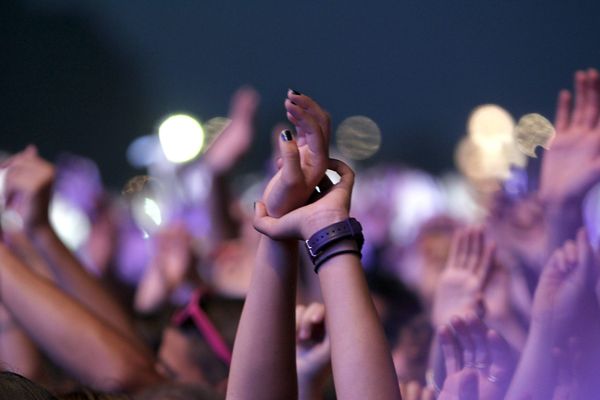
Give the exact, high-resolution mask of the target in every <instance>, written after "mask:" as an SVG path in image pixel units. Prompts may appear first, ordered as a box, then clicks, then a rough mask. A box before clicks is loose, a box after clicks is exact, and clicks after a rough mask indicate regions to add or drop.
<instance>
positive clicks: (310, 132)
mask: <svg viewBox="0 0 600 400" xmlns="http://www.w3.org/2000/svg"><path fill="white" fill-rule="evenodd" d="M285 108H286V114H287V118H288V120H289V121H290V122H291V123H292V124H294V126H295V127H296V132H297V138H296V141H294V140H293V139H292V138H291V132H289V131H284V132H282V133H281V136H282V137H281V140H280V153H281V168H280V169H279V171H277V173H276V174H275V176H274V177H273V178H272V179H271V181H270V182H269V184H268V185H267V188H266V189H265V192H264V195H263V202H264V204H265V206H266V208H267V213H268V214H269V215H270V216H273V217H280V216H282V215H283V214H285V213H287V212H289V211H291V210H293V209H295V208H298V207H300V206H302V205H304V204H305V203H306V201H307V200H308V198H309V197H310V195H311V193H312V192H313V190H314V188H315V186H317V185H318V183H319V181H320V180H321V179H322V178H323V177H324V176H325V171H326V169H327V163H328V159H329V157H328V153H329V152H328V146H329V135H330V128H329V115H328V114H327V113H326V112H325V111H323V110H322V109H321V107H320V106H319V105H318V104H317V103H316V102H314V101H313V100H312V99H311V98H309V97H308V96H306V95H298V94H295V93H294V92H292V91H289V92H288V97H287V99H286V100H285ZM292 142H295V144H292ZM298 164H299V166H300V168H298V167H297V166H298Z"/></svg>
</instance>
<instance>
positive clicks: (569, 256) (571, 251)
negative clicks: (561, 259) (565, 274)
mask: <svg viewBox="0 0 600 400" xmlns="http://www.w3.org/2000/svg"><path fill="white" fill-rule="evenodd" d="M563 252H564V254H565V261H566V262H567V263H569V264H577V246H576V245H575V242H574V241H572V240H567V242H566V243H565V244H564V246H563Z"/></svg>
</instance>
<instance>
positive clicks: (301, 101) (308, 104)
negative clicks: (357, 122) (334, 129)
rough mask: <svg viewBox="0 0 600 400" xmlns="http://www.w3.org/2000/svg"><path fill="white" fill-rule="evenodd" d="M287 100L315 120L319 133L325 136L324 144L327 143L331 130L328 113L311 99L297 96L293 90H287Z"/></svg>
mask: <svg viewBox="0 0 600 400" xmlns="http://www.w3.org/2000/svg"><path fill="white" fill-rule="evenodd" d="M288 99H290V101H292V102H293V103H295V104H296V105H298V106H299V107H301V108H303V109H304V110H306V111H307V112H308V113H310V114H311V115H312V116H314V117H315V118H316V120H317V121H318V123H319V125H320V126H321V131H322V132H323V134H324V135H325V137H324V138H325V143H329V132H330V130H331V129H330V126H331V116H330V115H329V113H328V112H327V111H325V110H323V108H322V107H321V106H320V105H319V104H318V103H317V102H316V101H314V100H313V99H312V98H310V97H308V96H306V95H303V94H298V92H296V91H294V90H291V89H290V90H288Z"/></svg>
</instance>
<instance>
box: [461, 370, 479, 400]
mask: <svg viewBox="0 0 600 400" xmlns="http://www.w3.org/2000/svg"><path fill="white" fill-rule="evenodd" d="M477 379H478V378H477V373H476V372H475V371H465V372H464V375H462V376H461V377H460V381H459V384H458V398H459V399H460V400H477V399H478V397H479V395H478V388H479V385H478V382H477Z"/></svg>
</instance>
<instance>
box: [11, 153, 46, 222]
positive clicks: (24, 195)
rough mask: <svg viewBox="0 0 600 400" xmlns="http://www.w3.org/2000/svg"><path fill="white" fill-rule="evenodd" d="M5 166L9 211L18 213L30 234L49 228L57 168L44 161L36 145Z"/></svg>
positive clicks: (12, 158)
mask: <svg viewBox="0 0 600 400" xmlns="http://www.w3.org/2000/svg"><path fill="white" fill-rule="evenodd" d="M4 167H5V168H7V172H6V178H5V179H6V180H5V183H4V185H5V186H4V190H5V196H6V200H7V202H6V209H7V210H13V211H15V212H16V213H18V215H19V216H20V217H21V219H22V222H23V227H24V228H25V229H27V230H28V231H31V230H34V229H36V228H39V227H42V226H43V227H46V226H49V224H50V222H49V217H48V207H49V205H50V197H51V194H52V193H51V192H52V185H53V183H54V176H55V171H54V166H53V165H52V164H50V163H49V162H47V161H45V160H44V159H42V158H40V157H39V156H38V154H37V149H36V148H35V147H34V146H29V147H27V148H26V149H25V150H24V151H23V152H21V153H19V154H16V155H15V156H13V157H11V158H10V159H9V160H8V161H7V162H6V164H5V165H4Z"/></svg>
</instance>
